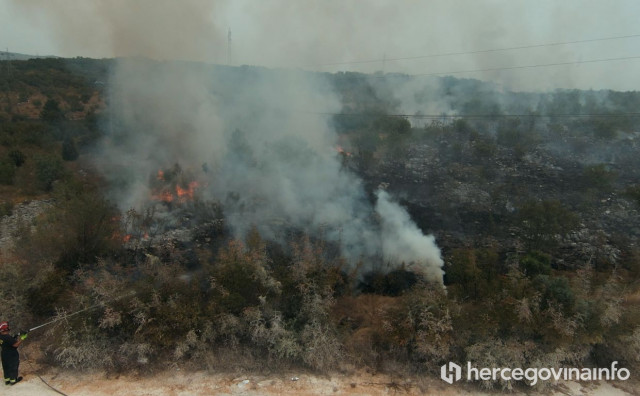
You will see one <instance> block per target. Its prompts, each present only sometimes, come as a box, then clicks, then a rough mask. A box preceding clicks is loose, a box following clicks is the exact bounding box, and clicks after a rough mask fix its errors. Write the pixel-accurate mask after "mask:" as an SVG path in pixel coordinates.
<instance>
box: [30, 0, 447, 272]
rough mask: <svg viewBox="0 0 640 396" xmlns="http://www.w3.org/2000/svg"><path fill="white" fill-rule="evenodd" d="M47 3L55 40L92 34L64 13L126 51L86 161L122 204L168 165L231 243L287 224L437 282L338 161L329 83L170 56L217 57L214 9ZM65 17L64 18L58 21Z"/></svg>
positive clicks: (419, 247)
mask: <svg viewBox="0 0 640 396" xmlns="http://www.w3.org/2000/svg"><path fill="white" fill-rule="evenodd" d="M36 3H43V2H38V1H34V2H33V3H31V4H36ZM47 4H48V5H46V6H45V7H44V8H42V11H41V12H43V13H44V12H45V11H44V10H47V11H46V12H48V14H47V15H46V17H47V20H49V21H53V23H52V31H54V32H56V33H57V34H58V35H59V36H60V37H61V38H70V41H69V42H73V43H74V44H75V45H78V44H79V41H81V38H80V37H76V35H77V33H78V32H83V31H87V29H88V27H87V26H84V25H83V23H84V22H83V20H84V19H83V18H82V17H77V18H76V17H73V16H82V15H84V16H86V17H87V20H95V19H96V18H99V19H100V23H99V24H96V25H95V26H94V30H95V32H94V35H93V36H91V38H88V40H93V38H94V37H99V38H100V40H101V43H102V42H104V43H108V45H110V47H111V51H112V53H114V54H117V55H119V56H125V57H123V58H119V59H118V60H117V61H116V63H115V66H114V67H113V69H112V71H111V77H110V80H109V94H108V98H107V101H108V105H109V112H108V115H106V116H105V120H104V121H105V122H104V126H105V129H106V130H107V131H108V134H107V136H106V138H105V139H104V141H103V142H102V143H101V145H100V147H99V149H98V150H97V154H96V155H95V158H96V163H97V165H98V168H99V169H100V170H101V171H102V173H103V174H104V175H105V177H106V178H107V179H108V181H109V185H110V186H111V187H112V198H114V199H115V201H116V202H118V203H119V204H120V206H121V209H122V210H128V209H130V208H137V209H139V208H141V207H144V206H145V205H147V204H148V203H149V201H150V199H151V197H152V196H153V191H152V186H151V183H150V180H151V179H152V178H153V177H154V175H156V174H157V173H158V171H159V170H166V169H168V168H171V167H172V166H174V165H175V164H177V165H178V166H179V167H180V168H181V169H182V170H183V171H184V172H186V173H188V174H190V175H192V177H193V178H194V179H197V180H198V182H199V183H200V187H199V189H198V192H199V194H200V197H201V199H205V200H208V199H211V200H216V201H219V202H220V203H221V204H222V207H223V210H224V214H225V218H226V219H227V221H228V224H230V226H231V228H232V230H233V232H234V233H235V234H236V235H237V236H244V235H245V233H246V232H247V231H248V230H249V229H250V228H251V227H253V226H255V227H257V228H258V230H259V231H260V232H261V234H262V235H263V236H265V237H266V238H270V239H273V240H276V241H278V240H282V239H283V238H282V233H283V229H285V228H294V229H298V230H303V231H305V232H307V233H309V234H311V235H314V236H318V237H322V238H325V239H327V240H330V241H333V242H335V243H337V244H338V245H339V246H340V247H341V252H342V254H343V255H344V256H345V257H347V258H348V259H349V261H351V262H353V263H355V262H357V261H358V260H363V261H364V262H365V263H366V262H368V261H369V262H370V261H375V260H372V259H373V258H380V257H382V258H383V259H384V260H385V262H387V263H390V264H392V265H400V264H402V263H404V264H406V265H412V266H413V268H415V269H416V270H417V271H420V272H422V273H424V274H425V275H426V276H427V277H428V278H430V279H432V280H436V281H438V282H441V281H442V271H441V267H442V264H443V262H442V259H441V257H440V252H439V249H438V248H437V246H436V245H435V241H434V238H433V237H431V236H425V235H423V233H422V232H421V230H420V229H419V228H418V227H416V225H415V224H414V223H413V222H412V221H411V219H410V217H409V215H408V214H407V213H406V211H405V209H404V208H402V207H401V206H399V205H398V204H397V203H395V202H394V201H393V200H392V199H391V197H389V196H388V195H387V193H385V192H379V193H378V194H377V203H376V204H373V203H372V202H370V200H369V198H368V197H367V195H366V194H365V190H364V188H363V185H362V181H361V180H360V179H359V178H358V177H357V176H356V175H355V174H353V173H351V172H349V171H348V170H346V169H345V168H344V167H342V165H341V161H340V155H339V154H338V153H337V151H336V145H337V136H336V133H335V131H334V130H333V129H332V127H331V126H330V118H329V117H327V116H326V115H322V113H325V114H326V113H337V112H340V110H341V108H342V103H340V100H339V98H338V97H337V95H336V93H335V92H334V90H333V88H332V86H331V84H329V82H328V81H327V80H326V75H324V74H320V73H310V72H303V71H278V70H268V69H263V68H257V67H235V68H234V67H227V66H213V65H212V64H207V63H196V62H187V61H178V60H176V59H189V60H208V61H211V60H213V61H214V62H215V63H218V64H220V63H225V62H224V60H225V59H226V58H227V55H228V53H227V51H226V49H227V48H226V45H225V44H226V41H227V29H226V28H227V27H226V26H224V28H221V27H219V26H216V25H215V24H214V23H212V22H211V21H212V20H213V13H214V12H215V11H216V10H217V8H215V7H212V4H214V3H212V2H208V1H199V0H189V1H184V2H161V3H160V2H155V1H148V0H141V1H137V2H133V3H131V2H124V1H98V0H96V1H91V2H87V3H84V2H83V3H82V4H81V5H79V6H78V7H77V8H75V9H74V10H73V12H72V13H69V11H70V10H69V5H68V4H66V3H64V2H56V4H57V6H55V7H52V6H51V5H50V4H49V3H47ZM215 4H216V7H217V6H218V5H219V4H223V5H224V4H226V6H225V7H227V9H231V8H234V7H233V6H232V5H231V4H230V3H226V2H216V3H215ZM19 7H28V5H19ZM74 7H75V5H74ZM283 9H284V8H283ZM323 9H324V7H323ZM331 10H332V8H331V7H330V8H327V9H326V11H327V12H329V13H331V12H332V11H331ZM34 12H35V10H34ZM270 12H271V11H270ZM65 15H72V16H67V17H65ZM64 19H71V20H72V21H71V22H69V23H66V24H64V23H63V24H57V22H59V21H62V20H64ZM53 25H55V27H54V26H53ZM258 25H259V24H258ZM80 44H82V43H80ZM89 44H90V43H87V46H88V45H89ZM169 59H171V60H169Z"/></svg>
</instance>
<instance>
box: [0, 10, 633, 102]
mask: <svg viewBox="0 0 640 396" xmlns="http://www.w3.org/2000/svg"><path fill="white" fill-rule="evenodd" d="M638 16H640V1H636V0H610V1H602V0H562V1H560V0H555V1H547V0H535V1H514V0H493V1H481V0H468V1H462V0H458V1H454V0H443V1H439V0H430V1H426V0H424V1H420V0H322V1H320V0H316V1H311V0H225V1H218V0H182V1H177V0H175V1H169V0H0V48H2V49H3V50H5V49H6V48H9V50H10V51H13V52H20V53H28V54H40V55H43V54H54V55H60V56H65V57H71V56H88V57H112V56H128V55H142V56H149V57H152V58H156V59H190V60H202V61H207V62H215V63H223V64H224V63H227V61H228V56H229V52H228V30H229V29H231V49H230V55H231V56H230V60H231V63H232V64H234V65H241V64H251V65H264V66H269V67H275V66H283V67H289V68H296V67H304V68H308V69H313V70H324V71H338V70H357V71H366V72H371V71H379V70H384V71H385V72H404V73H409V74H440V73H442V74H446V73H447V72H457V71H469V70H478V69H494V68H504V67H520V66H530V65H544V64H552V63H554V64H555V63H571V62H576V61H582V62H585V61H587V62H585V63H581V64H572V65H562V66H553V67H536V68H518V69H514V70H499V71H485V72H467V73H455V74H453V75H454V76H457V77H472V78H480V79H485V80H492V81H496V82H498V83H500V84H503V85H504V86H505V87H507V88H512V89H549V88H556V87H564V88H572V87H578V88H585V89H589V88H593V89H600V88H611V89H617V90H638V89H640V73H637V72H636V70H638V68H640V37H629V38H624V39H615V40H602V41H593V42H582V43H574V44H570V45H569V44H567V45H554V46H544V47H536V48H527V49H518V50H509V51H499V52H486V53H476V54H463V55H452V56H439V57H422V58H418V59H408V60H394V59H396V58H405V57H420V56H426V55H434V54H442V53H452V52H455V53H457V52H471V51H481V50H489V49H500V48H511V47H519V46H530V45H537V44H547V43H560V42H572V41H582V40H592V39H602V38H611V37H619V36H629V35H640V26H639V25H638ZM633 57H638V58H634V59H627V60H618V61H606V62H590V61H595V60H602V59H613V58H633ZM385 58H386V59H387V61H386V62H385V61H383V59H385ZM368 60H376V61H375V62H363V63H349V62H357V61H368ZM336 63H338V64H336Z"/></svg>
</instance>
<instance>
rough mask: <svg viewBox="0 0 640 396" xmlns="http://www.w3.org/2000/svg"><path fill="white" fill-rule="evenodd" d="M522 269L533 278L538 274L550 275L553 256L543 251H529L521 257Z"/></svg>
mask: <svg viewBox="0 0 640 396" xmlns="http://www.w3.org/2000/svg"><path fill="white" fill-rule="evenodd" d="M520 269H521V270H522V272H523V273H524V274H525V275H527V276H529V277H531V278H533V277H535V276H536V275H549V274H550V273H551V257H550V256H549V255H547V254H544V253H542V252H537V251H533V252H529V253H527V254H526V255H525V256H524V257H522V258H521V259H520Z"/></svg>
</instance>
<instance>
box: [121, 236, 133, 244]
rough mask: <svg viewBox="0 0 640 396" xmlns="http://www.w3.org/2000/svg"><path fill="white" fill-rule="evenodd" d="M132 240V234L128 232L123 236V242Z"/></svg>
mask: <svg viewBox="0 0 640 396" xmlns="http://www.w3.org/2000/svg"><path fill="white" fill-rule="evenodd" d="M130 240H131V234H127V235H125V236H124V237H123V238H122V242H124V243H127V242H129V241H130Z"/></svg>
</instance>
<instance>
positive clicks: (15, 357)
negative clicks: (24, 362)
mask: <svg viewBox="0 0 640 396" xmlns="http://www.w3.org/2000/svg"><path fill="white" fill-rule="evenodd" d="M9 330H10V329H9V322H0V345H2V370H3V371H4V384H5V385H15V384H16V383H18V382H20V381H22V377H18V366H19V365H20V354H19V353H18V347H19V346H20V344H22V341H24V340H25V339H26V338H27V333H26V332H25V333H20V334H18V335H16V336H12V335H9Z"/></svg>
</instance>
